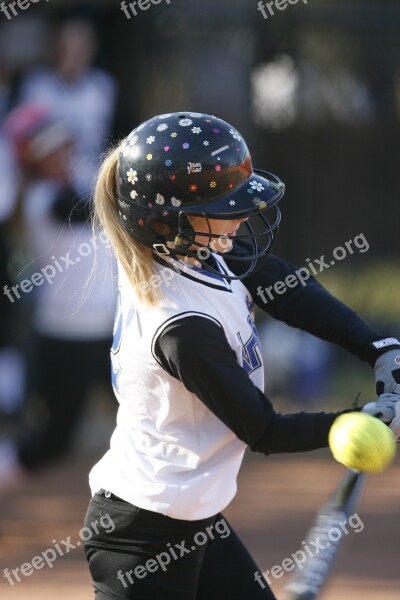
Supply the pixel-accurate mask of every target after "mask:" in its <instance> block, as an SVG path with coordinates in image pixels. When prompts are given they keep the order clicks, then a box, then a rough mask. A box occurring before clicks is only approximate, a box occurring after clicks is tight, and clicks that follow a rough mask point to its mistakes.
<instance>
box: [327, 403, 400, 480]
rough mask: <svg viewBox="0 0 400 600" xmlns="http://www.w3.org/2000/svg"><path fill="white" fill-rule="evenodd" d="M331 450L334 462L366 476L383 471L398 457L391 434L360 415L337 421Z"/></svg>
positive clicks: (340, 417)
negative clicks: (366, 474)
mask: <svg viewBox="0 0 400 600" xmlns="http://www.w3.org/2000/svg"><path fill="white" fill-rule="evenodd" d="M329 447H330V449H331V452H332V454H333V457H334V458H335V460H337V461H338V462H340V463H342V464H343V465H345V466H346V467H348V468H349V469H356V470H357V471H361V472H363V473H380V472H381V471H384V470H385V469H386V468H387V467H388V466H389V465H390V463H391V462H392V461H393V459H394V457H395V456H396V441H395V437H394V434H393V432H392V430H391V429H389V427H388V426H387V425H385V424H384V423H382V421H379V419H376V418H375V417H372V416H371V415H367V414H366V413H361V412H353V413H346V414H344V415H340V416H339V417H338V418H337V419H336V420H335V421H334V423H333V425H332V427H331V429H330V431H329Z"/></svg>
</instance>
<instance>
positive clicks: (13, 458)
mask: <svg viewBox="0 0 400 600" xmlns="http://www.w3.org/2000/svg"><path fill="white" fill-rule="evenodd" d="M2 6H3V5H2ZM4 6H5V7H6V8H7V7H8V9H7V10H4V11H2V12H0V181H1V186H0V284H1V288H2V289H1V290H0V592H1V598H2V599H3V600H4V599H7V600H8V599H11V598H12V599H16V600H18V599H19V598H21V599H22V598H24V599H25V598H28V597H29V598H31V599H34V598H36V597H38V598H39V596H40V597H41V598H43V597H47V596H48V597H54V595H55V594H57V598H58V600H63V599H64V597H65V598H67V597H68V598H70V597H71V594H72V593H74V594H75V598H76V600H87V599H89V598H92V597H93V594H92V591H91V588H90V578H89V573H88V570H87V567H86V563H85V561H84V557H83V554H82V552H81V550H79V549H77V550H75V551H74V552H71V554H69V555H68V556H65V557H62V558H59V559H58V560H57V562H56V563H55V564H54V567H53V568H52V569H48V568H45V569H43V570H40V571H35V572H34V573H33V574H32V575H30V576H29V577H22V580H21V582H16V583H15V585H10V583H9V582H8V581H7V580H6V579H3V576H2V572H3V569H5V568H6V567H7V568H9V569H12V568H15V567H17V566H20V565H21V564H22V563H23V562H26V561H28V562H29V561H30V560H31V559H32V557H33V556H35V555H37V554H39V553H40V552H42V551H44V550H45V549H46V548H48V547H51V546H52V540H53V542H54V540H61V539H65V538H66V537H67V536H68V535H70V536H71V538H72V539H78V532H79V530H80V527H81V526H82V521H83V517H84V513H85V511H86V506H87V502H88V497H89V496H88V494H89V491H88V485H87V474H88V471H89V469H90V468H91V466H92V465H93V464H94V462H96V460H97V459H98V458H99V456H101V455H102V454H103V453H104V451H105V450H106V448H107V446H108V442H109V436H110V433H111V431H112V429H113V424H114V420H115V414H116V409H117V405H116V401H115V400H114V398H113V395H112V391H111V385H110V382H109V364H108V362H109V347H110V343H111V342H110V337H111V331H112V320H113V313H114V299H115V296H114V294H115V271H114V264H113V259H112V256H111V253H110V251H109V250H108V248H107V247H106V244H105V243H103V242H99V243H98V244H97V247H94V246H93V243H92V242H91V232H90V228H89V226H88V224H87V218H88V215H89V213H90V194H91V191H92V189H93V181H94V177H95V174H96V169H97V167H98V164H99V161H100V159H101V154H102V152H103V151H104V150H105V149H106V148H107V147H108V146H109V145H110V144H111V143H112V142H114V141H117V140H119V139H121V138H122V137H125V136H126V135H127V134H128V133H129V132H130V131H131V130H132V129H133V128H134V127H135V126H137V125H138V124H139V123H140V122H141V121H142V120H144V119H146V118H148V117H150V116H153V115H154V114H161V113H168V112H173V111H179V110H182V109H184V110H191V111H197V112H205V113H211V114H215V115H217V116H219V117H221V118H223V119H225V120H227V121H229V122H231V123H232V124H233V125H234V126H235V127H237V129H238V130H239V131H240V132H241V133H242V134H243V135H244V137H245V139H246V140H247V142H248V145H249V147H250V150H251V152H252V156H253V163H254V165H255V166H257V167H259V168H263V169H267V170H270V171H272V172H275V173H277V174H278V175H279V176H280V177H281V178H282V179H283V180H284V181H285V183H286V186H287V193H286V195H285V197H284V200H283V201H282V203H281V209H282V214H283V220H282V226H281V232H280V235H279V238H278V241H277V244H276V246H275V249H274V252H275V253H276V254H279V255H280V256H282V257H283V258H285V259H287V260H289V261H291V262H293V263H295V264H296V265H298V266H307V264H309V263H310V261H311V262H313V261H315V259H316V260H320V258H321V256H322V255H324V256H325V258H326V259H330V258H331V257H332V256H333V255H334V251H335V249H336V248H338V247H342V248H345V242H346V241H349V240H354V239H355V238H356V236H360V235H362V236H363V239H364V240H366V241H367V244H366V245H365V246H364V251H360V250H359V249H357V247H354V246H353V248H354V252H353V253H352V254H350V252H345V256H344V257H343V258H342V259H341V260H340V259H338V260H336V261H335V262H336V264H335V265H334V266H332V267H330V268H329V269H325V270H324V272H323V273H321V274H318V279H319V280H320V281H321V282H322V283H323V284H324V285H325V286H326V287H327V288H328V289H329V290H330V291H331V292H332V293H334V294H335V295H337V296H338V297H339V298H340V299H341V300H343V301H344V302H345V303H347V304H349V305H350V306H351V307H352V308H353V309H355V310H356V311H357V312H358V313H359V314H360V315H362V316H363V317H364V318H365V319H366V320H368V321H369V322H370V323H371V325H372V326H374V327H375V328H376V329H377V330H379V331H381V332H382V333H384V334H389V335H390V336H399V335H400V314H399V304H400V293H399V290H400V287H399V279H398V277H399V255H400V245H399V233H400V202H399V200H400V179H399V177H398V171H399V166H398V162H399V160H400V36H399V31H400V1H396V2H394V1H391V0H387V1H385V2H381V3H378V2H376V1H373V0H371V1H369V0H358V1H357V0H335V2H329V1H328V0H309V1H308V3H307V4H304V3H303V1H302V0H299V2H298V3H297V4H294V5H288V6H287V8H285V9H284V10H281V11H278V10H275V14H274V15H270V14H269V13H266V14H267V16H268V18H267V19H265V18H264V16H263V14H262V13H261V11H259V10H258V9H257V2H256V0H234V1H228V0H217V1H215V0H213V1H211V0H201V1H197V2H195V1H193V0H191V1H190V2H188V0H170V3H168V2H167V1H166V0H162V1H161V2H160V3H159V4H154V5H153V4H151V5H150V7H149V8H148V10H146V11H143V10H139V9H138V8H137V9H136V12H137V14H136V15H134V14H133V12H132V11H131V10H130V9H129V8H126V9H125V10H122V9H121V6H120V3H119V2H115V1H114V2H112V1H111V0H96V2H94V1H92V2H91V3H83V2H80V1H74V0H68V1H66V0H65V1H63V0H57V2H55V1H53V2H45V1H44V0H41V2H37V3H36V4H33V3H32V4H31V5H30V6H29V7H27V8H25V10H22V9H20V8H19V5H15V9H14V11H13V10H12V9H11V7H10V3H9V2H5V3H4ZM15 13H16V14H15ZM9 17H10V18H9ZM128 17H129V18H128ZM367 246H368V249H367V250H366V249H365V248H366V247H367ZM68 256H71V257H75V258H76V257H77V256H78V257H79V261H76V260H75V261H74V264H73V265H72V264H71V262H70V261H69V259H68ZM61 257H64V259H61ZM71 260H72V259H71ZM77 262H79V265H78V264H76V263H77ZM69 265H70V266H69ZM314 265H315V266H316V268H317V269H318V266H317V264H316V263H314ZM43 268H45V269H47V271H46V272H47V275H48V278H49V279H48V280H47V281H42V282H41V283H39V280H37V285H36V284H35V286H32V285H31V286H29V281H30V280H32V281H33V277H34V274H35V273H38V272H40V271H41V269H43ZM27 281H28V283H26V282H27ZM24 282H25V283H24ZM5 286H7V287H5ZM16 286H19V287H16ZM257 325H258V328H259V331H260V336H261V338H262V345H263V350H264V354H265V356H264V358H265V372H266V393H267V395H269V396H270V398H271V399H272V401H273V402H274V404H275V405H276V407H277V409H278V410H280V411H297V410H315V409H317V408H318V409H320V410H331V409H336V408H339V407H347V406H350V405H351V403H352V402H353V400H354V398H355V397H356V395H357V394H358V393H361V398H360V400H359V401H360V403H366V402H367V401H370V400H373V398H374V381H373V375H372V372H371V369H370V368H369V367H368V366H367V365H366V364H363V363H361V362H360V361H358V359H356V358H354V357H353V356H351V355H349V354H347V353H346V352H345V351H343V350H341V349H338V348H334V347H332V346H330V345H328V344H325V343H323V342H321V341H319V340H316V339H315V338H313V337H311V336H309V335H307V334H304V333H302V332H300V331H298V330H294V329H292V328H289V327H287V326H286V325H284V324H282V323H278V322H276V321H273V320H271V319H268V318H266V315H265V314H262V313H261V312H259V314H258V315H257ZM398 468H399V464H398V462H397V464H396V465H395V466H394V467H392V468H391V469H390V470H389V471H388V472H387V473H385V474H383V475H380V476H374V477H373V478H371V481H370V483H369V485H368V488H367V490H366V493H365V495H364V500H363V504H362V507H361V509H360V514H361V515H362V518H363V520H364V523H365V530H364V531H363V532H362V533H360V534H358V535H357V536H354V539H352V540H351V541H349V542H348V544H347V545H346V546H347V550H346V551H345V553H344V555H343V557H342V558H341V559H340V561H339V564H338V567H337V571H336V576H335V578H332V580H331V581H330V584H329V587H328V589H327V591H326V593H325V596H324V597H325V598H326V599H327V600H329V599H333V598H337V597H340V598H341V599H342V600H347V598H352V599H355V600H357V599H358V598H363V600H369V599H370V598H371V599H372V598H376V596H377V595H378V594H379V597H381V598H383V599H384V600H394V598H398V597H399V585H400V577H399V575H398V566H397V565H398V559H399V558H400V556H399V551H398V548H397V546H396V545H395V537H396V533H400V531H399V529H400V518H399V517H400V512H399V498H398V496H397V489H398V486H397V485H396V484H395V481H396V480H397V479H398V477H397V473H398ZM341 472H342V471H341V468H340V467H339V466H338V465H336V464H333V462H332V460H331V459H330V457H329V452H328V451H326V452H325V451H323V452H318V453H315V454H313V455H312V456H311V455H310V456H309V455H298V456H297V457H296V458H294V457H289V458H288V457H272V458H268V459H267V460H266V459H265V458H263V457H255V456H250V455H248V456H247V458H246V460H245V464H244V468H243V471H242V474H241V477H240V480H239V494H238V496H237V498H236V499H235V501H234V502H233V503H232V505H231V507H230V508H229V509H228V511H227V515H228V518H229V517H230V518H231V519H232V522H233V524H234V525H236V528H237V529H238V531H239V532H240V533H241V534H242V537H243V539H244V540H245V542H246V543H247V545H248V547H249V548H250V550H251V551H252V552H253V554H254V556H255V557H256V559H257V561H258V563H259V565H260V567H261V569H263V570H267V569H268V568H270V567H271V566H273V565H275V564H280V563H281V562H282V560H283V559H284V558H286V557H287V556H290V555H291V553H292V552H294V551H296V550H297V549H298V548H299V547H300V544H301V540H302V539H304V534H305V532H306V529H307V527H308V524H309V521H310V519H311V516H312V514H313V512H314V511H315V510H316V509H317V507H318V505H319V504H320V503H321V502H322V501H323V500H324V499H325V498H326V497H327V495H329V493H330V491H331V490H332V489H333V487H334V485H335V483H336V481H337V480H338V478H339V477H340V474H341ZM249 506H251V507H252V510H250V511H249ZM249 512H251V518H250V517H249ZM223 566H226V568H229V565H223ZM286 577H287V576H286ZM284 583H285V581H284V580H276V581H274V582H273V589H274V590H275V591H276V593H277V594H279V593H280V591H281V588H282V586H283V585H284ZM255 585H256V584H255ZM338 594H339V595H338ZM44 595H45V596H44Z"/></svg>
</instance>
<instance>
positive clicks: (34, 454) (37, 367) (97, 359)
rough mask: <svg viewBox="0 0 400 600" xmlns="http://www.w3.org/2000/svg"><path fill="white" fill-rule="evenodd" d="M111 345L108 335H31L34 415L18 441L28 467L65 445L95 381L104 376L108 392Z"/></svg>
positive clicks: (62, 450)
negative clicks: (85, 337) (102, 337)
mask: <svg viewBox="0 0 400 600" xmlns="http://www.w3.org/2000/svg"><path fill="white" fill-rule="evenodd" d="M110 347H111V340H109V339H107V340H99V341H97V340H96V341H74V340H61V339H56V338H50V337H44V336H40V335H35V337H34V338H33V340H32V343H31V348H30V353H29V354H30V362H29V365H28V382H27V396H28V398H29V401H28V405H27V409H28V412H29V413H31V415H32V419H30V420H29V421H28V423H27V424H24V426H23V427H22V430H21V431H20V433H19V436H18V442H17V443H18V453H19V460H20V462H21V464H22V465H23V466H24V467H25V468H26V469H28V470H34V469H38V468H39V467H42V466H44V465H46V464H47V463H50V462H51V461H53V460H56V459H58V458H61V456H62V455H63V454H64V453H65V452H66V451H67V450H68V449H69V446H70V444H71V441H72V439H73V435H74V433H75V431H76V428H77V425H78V423H79V421H80V419H81V416H82V413H83V409H84V405H85V400H86V398H87V394H88V391H89V389H90V386H91V385H92V384H93V382H94V381H98V380H102V381H104V382H105V383H106V385H108V386H109V387H110V392H111V386H110V368H111V367H110ZM110 395H111V393H110ZM31 420H33V421H34V422H33V423H32V422H31Z"/></svg>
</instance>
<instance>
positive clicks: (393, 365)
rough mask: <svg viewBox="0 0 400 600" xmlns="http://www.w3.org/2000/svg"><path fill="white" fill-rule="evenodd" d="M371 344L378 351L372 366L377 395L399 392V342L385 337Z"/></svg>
mask: <svg viewBox="0 0 400 600" xmlns="http://www.w3.org/2000/svg"><path fill="white" fill-rule="evenodd" d="M371 346H372V348H374V350H375V351H376V352H379V353H380V355H379V356H378V358H377V360H376V362H375V366H374V371H375V382H376V393H377V395H378V396H380V395H381V394H400V342H399V341H398V340H397V339H396V338H386V339H384V340H378V341H376V342H372V343H371Z"/></svg>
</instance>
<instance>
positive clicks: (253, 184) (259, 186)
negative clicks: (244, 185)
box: [250, 181, 265, 192]
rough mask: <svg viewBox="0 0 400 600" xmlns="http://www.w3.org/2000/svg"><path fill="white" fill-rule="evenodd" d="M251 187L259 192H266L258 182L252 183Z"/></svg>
mask: <svg viewBox="0 0 400 600" xmlns="http://www.w3.org/2000/svg"><path fill="white" fill-rule="evenodd" d="M250 185H251V187H252V189H253V190H257V192H262V191H263V190H265V187H264V186H263V185H262V184H261V183H259V182H258V181H250Z"/></svg>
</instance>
